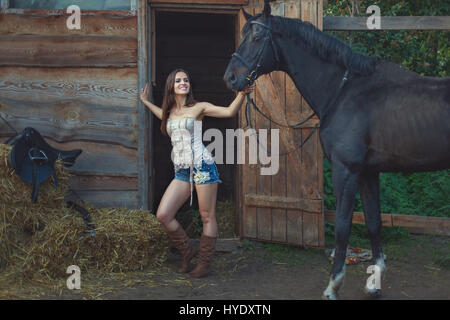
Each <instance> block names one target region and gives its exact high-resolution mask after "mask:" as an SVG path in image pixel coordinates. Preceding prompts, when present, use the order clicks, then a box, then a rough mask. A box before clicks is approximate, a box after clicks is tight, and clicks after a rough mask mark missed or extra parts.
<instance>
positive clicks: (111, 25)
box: [0, 11, 137, 37]
mask: <svg viewBox="0 0 450 320" xmlns="http://www.w3.org/2000/svg"><path fill="white" fill-rule="evenodd" d="M69 16H70V15H69V14H61V15H51V16H49V15H41V16H32V15H26V14H2V15H0V35H13V34H14V35H37V36H43V35H45V36H64V35H66V36H69V35H70V36H72V35H85V36H87V35H89V36H107V37H114V36H118V37H136V34H137V20H136V17H134V16H126V15H117V16H114V15H105V14H96V15H87V14H85V13H84V11H81V28H80V29H79V30H78V29H72V30H70V29H69V28H67V25H66V22H67V18H68V17H69ZM112 17H114V18H112Z"/></svg>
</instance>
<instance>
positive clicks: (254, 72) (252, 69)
mask: <svg viewBox="0 0 450 320" xmlns="http://www.w3.org/2000/svg"><path fill="white" fill-rule="evenodd" d="M250 24H257V25H260V26H262V27H264V28H265V29H266V31H267V32H266V35H265V36H264V43H263V45H262V47H261V49H260V50H259V52H258V55H257V56H256V57H257V58H256V63H255V64H254V66H252V65H251V64H250V63H249V62H248V61H247V59H245V58H244V57H243V56H241V55H240V54H239V53H238V52H235V53H233V54H232V55H231V56H232V57H236V58H237V59H238V60H239V61H240V62H241V63H243V64H244V65H245V66H246V67H247V69H248V70H249V71H248V74H247V77H246V80H247V84H248V85H249V86H250V85H252V84H253V83H254V82H255V80H256V79H257V78H258V76H259V74H258V72H259V69H260V68H261V62H262V58H263V53H264V51H265V50H266V47H267V45H268V44H269V43H270V45H271V47H272V50H273V54H274V57H275V61H276V65H277V67H279V66H280V56H279V54H278V51H277V47H276V46H275V42H274V41H273V37H272V31H273V30H272V20H271V18H270V16H269V18H268V23H267V24H265V23H263V22H260V21H250ZM349 73H350V72H349V70H346V71H345V73H344V76H343V78H342V81H341V83H340V85H339V88H338V90H337V92H336V94H335V95H334V97H333V98H332V99H331V101H329V102H328V103H327V105H326V108H325V112H324V114H323V115H321V119H322V120H323V119H324V118H325V115H327V114H328V111H329V110H330V107H331V105H333V104H334V103H335V102H336V100H337V98H338V97H339V95H340V93H341V91H342V89H343V87H344V85H345V84H346V83H347V81H348V79H349ZM250 105H253V107H254V108H255V109H256V111H258V112H259V113H260V114H261V115H262V116H263V117H265V118H266V119H267V120H269V121H270V122H273V123H275V124H276V125H278V126H280V127H285V128H290V129H301V125H303V124H304V123H306V122H307V121H308V120H310V119H311V118H312V117H313V116H315V115H316V113H315V112H314V111H313V113H312V114H311V115H310V116H308V117H307V118H306V119H305V120H302V121H300V122H299V123H296V124H294V125H285V124H281V123H278V122H276V121H274V120H273V119H271V118H270V117H269V116H267V115H266V114H264V113H263V112H262V111H261V110H260V109H259V108H258V106H257V105H256V104H255V102H254V101H253V99H252V98H251V97H250V94H249V93H248V94H247V108H246V112H245V120H246V123H247V125H248V126H249V127H250V128H252V123H251V108H250ZM319 124H320V122H318V123H317V124H316V125H315V126H314V128H313V130H311V132H310V133H309V135H308V136H307V137H306V138H305V140H303V142H302V143H301V144H300V145H299V146H297V147H296V148H294V149H293V150H290V151H287V152H285V153H283V154H280V156H282V155H286V154H290V153H292V152H294V151H296V150H297V149H299V148H301V147H303V145H304V144H305V143H306V142H307V141H308V140H309V138H310V137H311V136H312V135H313V134H314V132H315V131H316V130H317V128H318V127H319ZM258 143H259V141H258Z"/></svg>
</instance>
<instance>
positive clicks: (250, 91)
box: [241, 84, 255, 96]
mask: <svg viewBox="0 0 450 320" xmlns="http://www.w3.org/2000/svg"><path fill="white" fill-rule="evenodd" d="M254 90H255V84H252V85H251V86H248V85H247V86H246V87H245V88H244V90H242V91H241V93H242V94H243V95H244V96H245V95H246V94H249V93H252V92H253V91H254Z"/></svg>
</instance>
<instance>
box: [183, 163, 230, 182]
mask: <svg viewBox="0 0 450 320" xmlns="http://www.w3.org/2000/svg"><path fill="white" fill-rule="evenodd" d="M190 170H191V169H190V168H187V169H179V170H177V171H175V179H177V180H181V181H185V182H187V183H189V182H190V181H189V176H190V175H189V174H190ZM193 176H194V184H208V183H216V182H218V183H222V180H220V179H219V172H218V171H217V167H216V164H215V163H214V162H213V163H211V164H208V163H206V162H205V161H204V160H202V168H201V169H200V170H197V168H195V166H194V173H193Z"/></svg>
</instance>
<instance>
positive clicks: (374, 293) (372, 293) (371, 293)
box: [364, 287, 381, 299]
mask: <svg viewBox="0 0 450 320" xmlns="http://www.w3.org/2000/svg"><path fill="white" fill-rule="evenodd" d="M364 293H365V294H366V295H367V298H369V299H378V298H380V297H381V290H380V289H369V288H367V287H364Z"/></svg>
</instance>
